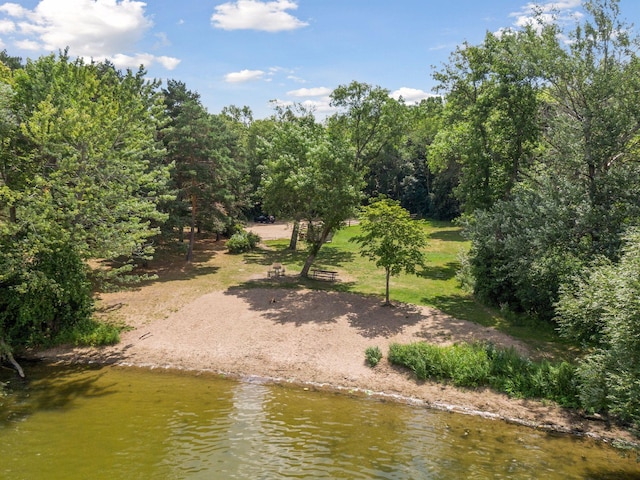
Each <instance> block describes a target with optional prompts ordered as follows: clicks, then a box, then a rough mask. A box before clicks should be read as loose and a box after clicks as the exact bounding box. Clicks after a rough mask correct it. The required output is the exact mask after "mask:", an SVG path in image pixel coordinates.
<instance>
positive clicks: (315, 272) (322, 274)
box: [311, 268, 338, 281]
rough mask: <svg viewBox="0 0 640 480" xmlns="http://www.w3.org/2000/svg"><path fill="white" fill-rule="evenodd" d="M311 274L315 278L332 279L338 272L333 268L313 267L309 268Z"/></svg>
mask: <svg viewBox="0 0 640 480" xmlns="http://www.w3.org/2000/svg"><path fill="white" fill-rule="evenodd" d="M311 276H312V277H313V278H315V279H317V280H331V281H334V280H335V279H336V277H337V276H338V272H335V271H333V270H322V269H320V268H314V269H312V270H311Z"/></svg>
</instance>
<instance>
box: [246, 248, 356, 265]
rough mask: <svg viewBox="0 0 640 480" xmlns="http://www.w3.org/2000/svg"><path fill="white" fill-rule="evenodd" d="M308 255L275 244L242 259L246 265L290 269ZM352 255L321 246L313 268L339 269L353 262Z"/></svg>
mask: <svg viewBox="0 0 640 480" xmlns="http://www.w3.org/2000/svg"><path fill="white" fill-rule="evenodd" d="M307 256H308V253H307V251H306V250H296V251H293V250H289V249H288V248H287V245H285V244H277V245H275V246H274V248H272V249H260V250H254V251H252V252H249V253H246V254H245V256H244V258H245V261H246V262H247V263H255V264H258V265H265V266H268V265H272V264H274V263H281V264H283V265H289V266H290V268H292V266H293V265H296V266H300V269H302V265H303V264H304V261H305V260H306V258H307ZM354 256H355V255H354V254H353V253H351V252H345V251H343V250H341V249H340V248H337V247H334V246H331V245H323V246H322V249H320V252H319V253H318V256H317V257H316V260H315V262H314V266H315V267H333V268H339V267H341V266H343V265H344V264H347V263H349V262H351V261H353V258H354Z"/></svg>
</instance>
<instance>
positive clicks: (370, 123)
mask: <svg viewBox="0 0 640 480" xmlns="http://www.w3.org/2000/svg"><path fill="white" fill-rule="evenodd" d="M331 106H333V107H335V108H337V109H338V112H337V113H336V114H335V115H333V116H332V117H331V118H329V120H328V126H329V128H330V130H332V132H333V134H334V135H341V136H343V137H344V138H345V139H346V141H347V143H348V144H349V145H350V146H351V148H353V150H354V159H353V164H354V168H355V169H356V170H360V171H362V172H363V174H364V175H365V178H366V179H367V183H369V184H375V180H371V179H370V178H368V177H375V176H376V174H377V172H376V171H375V168H374V166H373V165H372V164H373V162H374V160H375V159H376V158H377V157H378V156H379V155H381V154H382V152H383V151H384V150H385V149H387V150H388V149H390V148H391V147H395V146H397V144H398V142H399V140H400V138H401V136H402V133H403V132H404V127H405V113H406V109H405V108H404V104H403V103H402V102H400V101H397V100H395V99H393V98H391V97H390V96H389V91H388V90H386V89H384V88H382V87H378V86H372V85H369V84H367V83H361V82H356V81H353V82H351V83H350V84H349V85H340V86H339V87H337V88H336V89H335V90H334V91H333V92H332V93H331Z"/></svg>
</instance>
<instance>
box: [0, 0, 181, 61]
mask: <svg viewBox="0 0 640 480" xmlns="http://www.w3.org/2000/svg"><path fill="white" fill-rule="evenodd" d="M145 7H146V3H144V2H140V1H135V0H40V2H39V3H38V4H37V5H36V7H35V8H34V9H33V10H28V9H25V8H24V7H21V6H20V5H17V4H15V3H4V4H2V5H0V15H1V14H4V15H5V16H6V17H12V18H15V19H20V20H21V21H20V22H19V23H18V28H17V30H16V32H15V33H16V40H15V44H16V46H18V47H19V48H23V49H29V50H45V51H58V50H62V49H64V48H66V47H69V53H70V54H72V55H77V56H80V57H84V58H92V59H95V60H105V59H108V60H111V61H113V62H114V64H116V65H118V66H120V67H134V66H138V65H139V63H138V61H139V60H142V59H144V60H145V62H144V65H145V66H149V65H150V64H151V63H153V62H154V61H157V62H158V63H160V64H161V65H172V64H174V65H177V63H176V62H179V60H177V59H172V61H168V60H167V58H168V57H155V56H154V55H151V54H147V53H142V54H133V55H132V54H131V53H130V50H131V49H132V48H135V45H136V44H137V43H138V42H139V41H140V40H141V39H142V38H143V37H144V35H145V33H146V32H147V31H148V30H149V29H150V28H151V27H152V26H153V22H152V21H151V19H150V18H149V17H147V16H146V15H145ZM0 21H2V22H9V21H10V20H9V19H8V18H4V19H2V18H0ZM18 36H20V37H21V38H18ZM129 62H133V63H129Z"/></svg>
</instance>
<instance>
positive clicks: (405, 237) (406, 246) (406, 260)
mask: <svg viewBox="0 0 640 480" xmlns="http://www.w3.org/2000/svg"><path fill="white" fill-rule="evenodd" d="M360 228H361V230H362V232H363V233H362V235H358V236H356V237H353V238H352V239H351V241H353V242H356V243H358V244H360V254H361V255H362V256H363V257H367V258H368V259H369V260H371V261H372V262H376V266H377V267H382V268H384V270H385V275H386V291H385V303H384V305H386V306H388V305H391V302H390V301H389V280H390V278H391V276H396V275H399V274H400V273H401V272H403V271H404V272H406V273H415V272H416V267H418V266H424V262H425V257H424V251H423V249H424V248H425V247H426V245H427V236H426V234H425V232H424V229H423V227H422V224H421V222H419V221H415V220H412V219H411V217H410V215H409V212H408V211H407V210H405V209H404V208H402V207H401V206H400V204H399V203H398V202H397V201H393V200H389V199H381V200H376V201H374V202H373V203H372V204H371V205H369V206H367V207H365V208H364V209H363V211H362V214H361V216H360Z"/></svg>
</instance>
